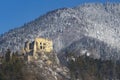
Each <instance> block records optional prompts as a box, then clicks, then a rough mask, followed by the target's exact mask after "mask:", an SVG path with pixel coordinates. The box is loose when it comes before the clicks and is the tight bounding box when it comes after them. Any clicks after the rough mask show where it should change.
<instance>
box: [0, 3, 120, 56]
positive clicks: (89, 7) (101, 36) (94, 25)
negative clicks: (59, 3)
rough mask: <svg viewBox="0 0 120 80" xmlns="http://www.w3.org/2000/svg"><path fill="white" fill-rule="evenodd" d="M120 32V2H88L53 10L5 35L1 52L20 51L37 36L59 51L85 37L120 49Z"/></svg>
mask: <svg viewBox="0 0 120 80" xmlns="http://www.w3.org/2000/svg"><path fill="white" fill-rule="evenodd" d="M119 30H120V3H109V4H100V3H89V4H84V5H80V6H77V7H74V8H62V9H57V10H54V11H51V12H49V13H47V14H45V15H43V16H41V17H39V18H37V19H35V20H34V21H31V22H29V23H27V24H24V26H22V27H20V28H16V29H13V30H10V31H9V32H6V33H5V34H3V35H1V36H0V52H4V51H5V49H6V48H10V49H11V50H12V51H16V50H20V49H21V48H22V47H23V46H24V42H25V41H26V40H34V38H36V37H45V38H50V39H52V40H53V43H54V49H55V50H56V51H57V52H59V51H60V50H62V49H64V48H66V47H68V46H70V44H72V43H74V42H75V41H78V40H80V39H81V38H83V36H88V37H92V38H94V39H97V40H100V41H102V42H104V43H105V44H107V46H109V47H110V48H117V49H118V50H119V49H120V43H119V41H120V31H119ZM118 54H119V53H118ZM110 56H111V55H110Z"/></svg>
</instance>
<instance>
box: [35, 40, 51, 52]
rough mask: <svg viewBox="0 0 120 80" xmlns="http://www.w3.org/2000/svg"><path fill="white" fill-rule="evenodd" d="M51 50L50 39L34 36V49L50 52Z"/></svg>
mask: <svg viewBox="0 0 120 80" xmlns="http://www.w3.org/2000/svg"><path fill="white" fill-rule="evenodd" d="M52 50H53V43H52V41H51V40H48V39H44V38H36V39H35V43H34V51H36V52H37V51H38V52H51V51H52Z"/></svg>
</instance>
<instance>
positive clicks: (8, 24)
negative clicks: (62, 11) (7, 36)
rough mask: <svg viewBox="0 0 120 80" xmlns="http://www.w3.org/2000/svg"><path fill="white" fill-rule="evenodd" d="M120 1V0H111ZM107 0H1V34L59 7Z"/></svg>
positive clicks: (111, 0) (112, 0)
mask: <svg viewBox="0 0 120 80" xmlns="http://www.w3.org/2000/svg"><path fill="white" fill-rule="evenodd" d="M109 1H110V2H120V0H109ZM90 2H100V3H104V2H105V0H0V34H2V33H4V32H7V31H8V30H10V29H13V28H16V27H20V26H22V25H23V24H24V23H27V22H30V21H32V20H34V19H35V18H37V17H39V16H41V15H43V14H45V13H47V12H49V11H51V10H54V9H58V8H63V7H74V6H77V5H80V4H83V3H90Z"/></svg>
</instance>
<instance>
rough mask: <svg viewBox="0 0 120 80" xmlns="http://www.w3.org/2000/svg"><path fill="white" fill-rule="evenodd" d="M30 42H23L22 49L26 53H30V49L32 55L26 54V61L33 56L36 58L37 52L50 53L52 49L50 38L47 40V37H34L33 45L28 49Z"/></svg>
mask: <svg viewBox="0 0 120 80" xmlns="http://www.w3.org/2000/svg"><path fill="white" fill-rule="evenodd" d="M30 44H31V43H30V42H29V41H27V42H26V43H25V47H24V51H25V52H26V53H30V52H31V51H33V56H29V54H27V55H28V61H32V60H33V57H34V59H37V58H38V54H37V53H41V52H44V53H50V52H51V51H53V43H52V40H49V39H45V38H35V40H34V43H33V44H34V45H33V48H32V49H29V48H30ZM24 51H23V52H24Z"/></svg>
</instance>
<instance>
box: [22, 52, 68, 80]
mask: <svg viewBox="0 0 120 80" xmlns="http://www.w3.org/2000/svg"><path fill="white" fill-rule="evenodd" d="M24 69H25V71H26V72H25V75H28V76H29V77H28V79H27V80H69V79H70V73H69V69H68V68H67V67H65V66H63V65H61V64H60V63H59V60H58V58H57V56H56V53H51V54H42V55H41V56H39V59H38V60H35V61H32V62H28V63H26V67H25V68H24Z"/></svg>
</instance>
